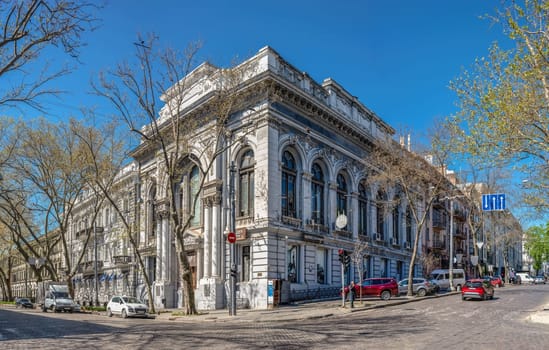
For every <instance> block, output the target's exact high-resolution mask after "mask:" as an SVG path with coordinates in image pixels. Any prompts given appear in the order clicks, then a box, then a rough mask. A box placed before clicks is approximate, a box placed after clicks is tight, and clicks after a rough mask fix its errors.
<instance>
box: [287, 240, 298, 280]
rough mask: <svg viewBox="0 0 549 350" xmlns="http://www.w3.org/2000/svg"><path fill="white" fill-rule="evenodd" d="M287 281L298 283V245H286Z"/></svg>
mask: <svg viewBox="0 0 549 350" xmlns="http://www.w3.org/2000/svg"><path fill="white" fill-rule="evenodd" d="M287 258H288V264H287V266H288V281H289V282H290V283H298V282H299V277H300V276H299V271H300V266H301V265H300V264H301V262H300V261H299V245H297V244H296V245H289V246H288V254H287Z"/></svg>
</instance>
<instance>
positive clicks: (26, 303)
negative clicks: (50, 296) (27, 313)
mask: <svg viewBox="0 0 549 350" xmlns="http://www.w3.org/2000/svg"><path fill="white" fill-rule="evenodd" d="M15 307H16V308H18V307H22V308H25V309H32V308H34V304H33V303H31V301H30V300H29V299H28V298H17V299H15Z"/></svg>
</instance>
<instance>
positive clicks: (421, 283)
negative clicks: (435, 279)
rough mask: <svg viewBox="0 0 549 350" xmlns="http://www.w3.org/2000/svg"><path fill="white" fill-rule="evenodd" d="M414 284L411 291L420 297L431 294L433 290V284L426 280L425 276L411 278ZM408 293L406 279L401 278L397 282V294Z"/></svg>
mask: <svg viewBox="0 0 549 350" xmlns="http://www.w3.org/2000/svg"><path fill="white" fill-rule="evenodd" d="M412 281H413V283H414V285H413V287H412V292H413V293H414V294H417V295H418V296H420V297H424V296H426V295H427V294H432V293H434V292H435V288H436V287H435V286H434V285H433V284H432V283H431V282H429V281H428V280H426V279H425V278H420V277H414V278H413V279H412ZM407 293H408V279H407V278H406V279H403V280H402V281H399V282H398V294H399V295H402V294H407Z"/></svg>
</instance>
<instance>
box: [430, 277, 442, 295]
mask: <svg viewBox="0 0 549 350" xmlns="http://www.w3.org/2000/svg"><path fill="white" fill-rule="evenodd" d="M429 282H430V283H431V284H432V285H433V293H438V292H440V285H439V284H438V283H437V281H436V280H434V279H429Z"/></svg>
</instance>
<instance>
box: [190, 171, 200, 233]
mask: <svg viewBox="0 0 549 350" xmlns="http://www.w3.org/2000/svg"><path fill="white" fill-rule="evenodd" d="M199 192H200V172H199V170H198V167H197V166H196V165H195V166H193V168H192V169H191V172H190V173H189V208H192V209H191V213H190V214H192V215H193V218H192V220H191V226H199V225H200V216H201V214H202V213H201V208H202V206H201V201H200V197H198V196H199ZM193 205H194V206H193Z"/></svg>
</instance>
